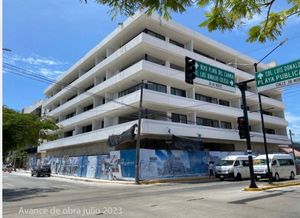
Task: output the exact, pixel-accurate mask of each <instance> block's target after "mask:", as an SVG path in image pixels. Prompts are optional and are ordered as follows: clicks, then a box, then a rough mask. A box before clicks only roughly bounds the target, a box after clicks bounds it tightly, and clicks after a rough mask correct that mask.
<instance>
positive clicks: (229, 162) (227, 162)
mask: <svg viewBox="0 0 300 218" xmlns="http://www.w3.org/2000/svg"><path fill="white" fill-rule="evenodd" d="M233 162H234V161H233V160H221V161H220V162H219V163H218V165H217V166H232V165H233Z"/></svg>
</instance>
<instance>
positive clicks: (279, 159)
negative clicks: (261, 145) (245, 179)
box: [253, 154, 296, 181]
mask: <svg viewBox="0 0 300 218" xmlns="http://www.w3.org/2000/svg"><path fill="white" fill-rule="evenodd" d="M268 159H269V166H270V171H271V173H272V178H273V179H274V180H275V181H278V180H279V179H280V178H290V179H294V178H295V175H296V167H295V162H294V158H293V157H292V156H291V155H289V154H269V155H268ZM253 169H254V175H255V178H256V179H257V180H259V179H262V178H268V166H267V159H266V155H259V156H257V157H256V158H255V159H254V163H253Z"/></svg>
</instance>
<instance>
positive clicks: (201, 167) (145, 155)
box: [140, 149, 208, 180]
mask: <svg viewBox="0 0 300 218" xmlns="http://www.w3.org/2000/svg"><path fill="white" fill-rule="evenodd" d="M207 159H208V153H207V152H204V151H182V150H150V149H141V170H140V172H141V179H145V180H147V179H159V178H176V177H192V176H206V175H207V173H208V164H207Z"/></svg>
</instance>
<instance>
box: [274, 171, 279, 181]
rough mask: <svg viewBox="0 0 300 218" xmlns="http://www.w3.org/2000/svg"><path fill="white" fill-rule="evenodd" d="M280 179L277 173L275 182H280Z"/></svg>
mask: <svg viewBox="0 0 300 218" xmlns="http://www.w3.org/2000/svg"><path fill="white" fill-rule="evenodd" d="M279 179H280V177H279V174H278V173H275V181H279Z"/></svg>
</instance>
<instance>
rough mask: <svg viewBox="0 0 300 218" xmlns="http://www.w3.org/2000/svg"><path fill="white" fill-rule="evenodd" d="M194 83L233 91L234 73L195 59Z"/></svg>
mask: <svg viewBox="0 0 300 218" xmlns="http://www.w3.org/2000/svg"><path fill="white" fill-rule="evenodd" d="M195 68H196V70H195V72H196V78H195V79H194V82H195V83H199V84H202V85H207V86H210V87H214V88H218V89H222V90H225V91H230V92H235V75H234V73H231V72H229V71H226V70H223V69H220V68H217V67H214V66H211V65H208V64H205V63H202V62H200V61H196V64H195Z"/></svg>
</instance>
